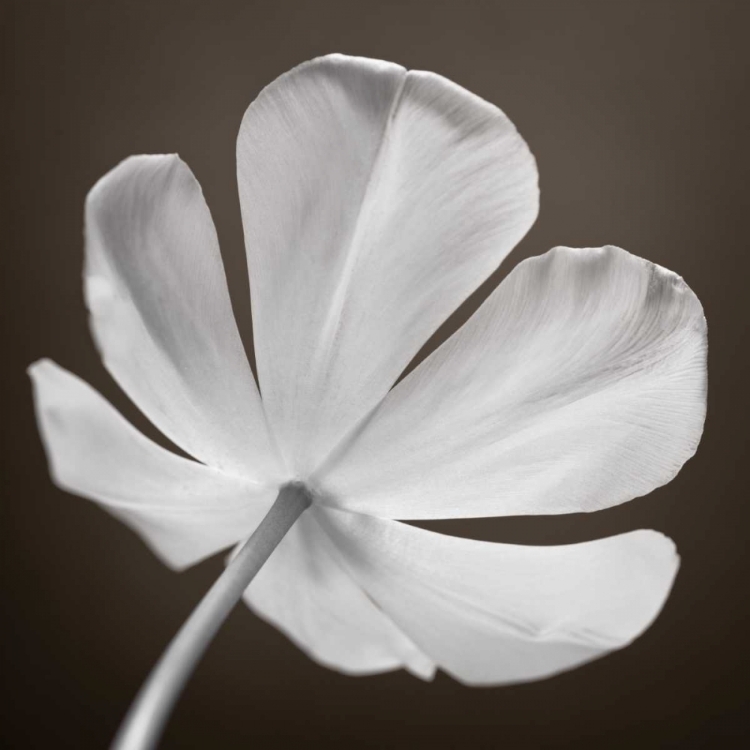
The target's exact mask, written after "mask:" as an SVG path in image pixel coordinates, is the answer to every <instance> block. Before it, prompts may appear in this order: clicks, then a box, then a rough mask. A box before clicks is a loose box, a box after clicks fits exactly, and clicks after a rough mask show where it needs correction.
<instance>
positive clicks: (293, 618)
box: [31, 55, 706, 684]
mask: <svg viewBox="0 0 750 750" xmlns="http://www.w3.org/2000/svg"><path fill="white" fill-rule="evenodd" d="M237 165H238V182H239V191H240V200H241V207H242V218H243V227H244V232H245V240H246V246H247V253H248V265H249V269H250V286H251V297H252V309H253V327H254V340H255V353H256V360H257V364H258V379H259V384H260V390H261V391H262V399H261V396H260V393H259V390H258V387H257V386H256V383H255V381H254V379H253V376H252V373H251V371H250V368H249V366H248V363H247V359H246V357H245V353H244V349H243V346H242V342H241V340H240V337H239V334H238V332H237V327H236V323H235V321H234V318H233V315H232V310H231V304H230V301H229V296H228V293H227V288H226V281H225V278H224V272H223V267H222V263H221V256H220V253H219V247H218V241H217V237H216V232H215V229H214V226H213V223H212V220H211V217H210V213H209V210H208V208H207V206H206V204H205V201H204V199H203V195H202V192H201V190H200V187H199V185H198V183H197V181H196V179H195V178H194V176H193V175H192V173H191V172H190V170H189V169H188V167H187V166H186V165H185V164H184V163H183V162H182V161H181V160H180V159H179V158H178V157H177V156H174V155H172V156H138V157H131V158H130V159H127V160H125V161H124V162H123V163H121V164H120V165H119V166H118V167H116V168H115V169H114V170H112V171H111V172H110V173H108V174H107V175H105V177H103V178H102V179H101V180H100V181H99V182H98V183H97V185H96V186H95V187H94V188H93V189H92V191H91V192H90V194H89V196H88V199H87V202H86V267H85V294H86V301H87V304H88V307H89V310H90V313H91V327H92V331H93V334H94V338H95V340H96V343H97V345H98V347H99V350H100V352H101V354H102V358H103V360H104V363H105V365H106V366H107V368H108V370H109V371H110V373H111V374H112V376H113V377H114V378H115V380H116V381H117V382H118V383H119V384H120V385H121V387H122V388H123V389H124V390H125V392H126V393H127V394H128V395H129V397H130V398H131V399H132V400H133V402H134V403H135V404H136V405H137V406H138V407H139V408H140V409H141V410H142V411H143V412H144V413H145V415H146V416H147V417H148V418H149V419H150V420H151V421H152V422H153V423H154V425H155V426H156V427H157V428H159V429H160V430H161V431H162V432H163V433H164V434H165V435H166V436H167V437H168V438H170V439H171V440H172V441H173V442H174V443H175V444H176V445H178V446H180V447H181V448H182V449H183V450H185V451H186V452H187V453H188V454H189V455H190V456H192V457H193V458H194V459H195V460H189V459H185V458H182V457H180V456H177V455H175V454H173V453H171V452H169V451H166V450H164V449H162V448H161V447H158V446H157V445H155V444H154V443H153V442H151V441H150V440H148V439H147V438H145V437H144V436H143V435H141V434H140V433H138V432H137V431H136V430H135V429H134V428H133V427H132V426H130V425H129V424H128V423H127V422H126V421H125V420H124V419H123V418H122V417H121V416H120V415H119V414H118V413H117V412H116V411H115V410H114V409H113V408H112V407H111V406H110V405H109V404H107V403H106V402H105V401H104V399H103V398H102V397H101V396H99V395H98V394H97V393H95V392H94V391H93V390H92V389H91V388H90V387H89V386H88V385H86V384H85V383H83V382H82V381H81V380H79V379H78V378H77V377H76V376H74V375H72V374H71V373H69V372H67V371H65V370H63V369H62V368H60V367H59V366H57V365H55V364H53V363H51V362H49V361H42V362H39V363H37V364H35V365H33V366H32V368H31V374H32V378H33V380H34V385H35V396H36V405H37V414H38V419H39V424H40V429H41V432H42V436H43V438H44V442H45V446H46V450H47V453H48V456H49V460H50V466H51V470H52V473H53V476H54V478H55V480H56V482H57V483H58V484H59V485H60V486H62V487H64V488H65V489H67V490H70V491H72V492H74V493H76V494H79V495H83V496H85V497H89V498H91V499H93V500H95V501H97V502H99V503H100V504H101V505H102V506H103V507H105V508H106V509H108V510H109V511H110V512H112V513H114V514H115V515H116V516H118V517H119V518H122V519H123V520H124V521H125V522H126V523H128V524H129V525H130V526H132V527H133V528H135V529H136V531H138V533H140V534H141V535H142V536H143V538H144V539H145V541H146V542H147V543H148V544H149V545H150V546H151V548H152V549H153V550H154V551H155V552H156V553H157V554H158V555H159V556H160V557H161V558H162V559H163V560H164V561H165V562H166V563H167V564H169V565H171V566H173V567H176V568H182V567H185V566H187V565H190V564H193V563H195V562H197V561H198V560H200V559H202V558H204V557H206V556H208V555H211V554H213V553H215V552H217V551H219V550H221V549H226V548H228V547H231V546H233V545H236V544H237V543H239V542H240V541H242V540H243V539H245V538H247V536H249V534H250V533H251V532H252V530H253V529H254V528H255V526H256V525H257V524H258V522H259V520H260V519H261V518H262V517H263V515H264V513H265V511H266V510H267V509H268V508H269V506H270V504H271V503H272V502H273V500H274V498H275V497H276V494H277V492H278V489H279V487H280V486H282V485H283V484H285V483H287V482H289V481H293V480H301V481H303V482H305V483H306V484H307V486H309V487H310V488H311V490H312V491H313V492H314V494H315V497H316V503H315V505H314V506H313V507H312V508H311V509H310V510H309V511H306V512H305V514H304V515H303V516H301V518H300V520H299V521H298V522H297V523H296V524H295V525H294V526H293V528H292V530H291V531H290V532H289V534H288V535H287V536H286V537H285V538H284V541H283V542H282V543H281V545H280V546H279V548H278V549H277V551H276V552H275V553H274V555H273V556H272V557H271V558H270V560H269V562H268V563H267V565H266V566H265V567H264V568H263V569H262V570H261V572H260V574H259V575H258V577H257V579H256V580H255V581H254V583H253V584H252V585H251V586H250V587H249V588H248V589H247V592H246V594H245V598H246V601H247V602H248V603H249V604H250V606H251V607H252V608H253V609H254V610H255V611H256V612H257V613H258V614H260V615H261V616H263V617H265V618H266V619H268V620H270V621H271V622H273V623H274V624H276V625H277V626H278V627H280V628H281V629H282V630H283V631H284V632H286V633H287V634H288V635H289V636H290V637H291V638H292V639H293V640H294V641H295V642H296V643H297V644H298V645H299V646H300V647H301V648H303V649H304V650H305V651H306V652H307V653H308V654H309V655H310V656H311V657H312V658H314V659H316V660H317V661H319V662H320V663H323V664H326V665H327V666H330V667H332V668H335V669H338V670H340V671H343V672H347V673H352V674H366V673H373V672H380V671H384V670H388V669H395V668H398V667H405V668H407V669H409V670H410V671H412V672H413V673H414V674H416V675H418V676H421V677H424V678H429V677H430V676H431V675H432V674H433V673H434V671H435V668H436V667H440V668H442V669H444V670H445V671H447V672H449V673H450V674H451V675H453V676H454V677H456V678H457V679H459V680H462V681H464V682H466V683H470V684H499V683H508V682H517V681H524V680H529V679H536V678H540V677H545V676H548V675H550V674H554V673H556V672H559V671H561V670H564V669H568V668H571V667H573V666H576V665H578V664H581V663H583V662H586V661H588V660H590V659H592V658H594V657H596V656H598V655H601V654H602V653H606V652H607V651H610V650H612V649H614V648H618V647H621V646H623V645H625V644H627V643H628V642H630V641H631V640H632V639H633V638H635V637H637V635H638V634H640V633H641V632H642V631H643V630H644V629H645V628H646V627H647V626H648V624H649V623H650V622H651V621H652V619H653V618H654V617H655V616H656V614H657V613H658V611H659V610H660V608H661V606H662V604H663V602H664V600H665V598H666V596H667V594H668V592H669V589H670V586H671V583H672V580H673V578H674V575H675V574H676V570H677V565H678V558H677V555H676V553H675V550H674V545H673V544H672V543H671V541H670V540H668V539H667V538H665V537H664V536H662V535H661V534H659V533H657V532H653V531H635V532H630V533H627V534H622V535H620V536H616V537H612V538H609V539H603V540H599V541H595V542H588V543H585V544H578V545H568V546H560V547H525V546H516V545H503V544H490V543H482V542H475V541H470V540H465V539H455V538H451V537H447V536H443V535H439V534H435V533H432V532H428V531H424V530H421V529H417V528H414V527H412V526H409V525H406V524H403V523H400V522H399V521H398V520H395V519H401V520H405V519H429V518H454V517H480V516H494V515H518V514H550V513H569V512H581V511H592V510H597V509H599V508H605V507H609V506H612V505H615V504H618V503H622V502H624V501H627V500H629V499H631V498H633V497H636V496H640V495H644V494H646V493H648V492H650V491H651V490H652V489H654V488H655V487H658V486H660V485H662V484H664V483H666V482H668V481H669V480H670V479H671V478H672V477H673V476H674V475H675V474H676V473H677V471H679V469H680V467H681V466H682V465H683V463H684V462H685V461H686V460H687V459H688V458H689V457H690V456H691V455H692V454H693V452H694V451H695V449H696V446H697V443H698V441H699V439H700V435H701V432H702V427H703V420H704V416H705V389H706V369H705V367H706V364H705V363H706V327H705V320H704V317H703V312H702V309H701V306H700V303H699V302H698V300H697V298H696V297H695V295H694V294H693V293H692V292H691V291H690V289H689V288H688V287H687V285H686V284H685V283H684V282H683V281H682V279H681V278H680V277H678V276H676V275H675V274H673V273H671V272H670V271H667V270H666V269H663V268H661V267H659V266H656V265H654V264H651V263H648V262H647V261H644V260H642V259H640V258H637V257H635V256H633V255H630V254H629V253H627V252H625V251H624V250H620V249H618V248H614V247H605V248H599V249H571V248H555V249H554V250H552V251H550V252H548V253H547V254H545V255H543V256H541V257H538V258H532V259H530V260H527V261H524V262H523V263H521V264H519V265H518V266H517V267H516V268H515V269H514V270H513V271H512V272H511V273H510V274H509V275H508V277H507V278H506V279H505V281H504V282H503V283H502V284H501V285H500V286H499V287H498V288H497V289H496V290H495V291H494V292H493V293H492V294H491V295H490V296H489V298H488V299H487V300H486V301H485V302H484V304H483V305H482V306H481V308H480V309H479V310H478V311H477V313H476V314H475V315H474V316H473V317H472V318H471V319H470V320H469V321H468V322H467V323H466V324H465V325H464V326H463V327H462V328H461V329H460V330H459V331H458V332H457V333H456V334H454V335H453V336H452V337H451V338H450V339H449V340H448V341H447V342H446V343H445V344H443V345H442V346H441V347H440V348H438V349H437V350H436V351H435V352H433V353H432V354H431V355H430V356H429V357H427V358H426V359H425V360H424V361H423V362H422V363H421V364H420V365H419V366H418V367H417V368H416V369H414V370H413V371H412V372H411V373H410V374H409V375H407V376H406V377H405V378H404V379H403V380H401V381H400V382H399V383H398V384H397V385H396V386H395V387H392V386H393V383H394V382H395V381H396V380H397V379H398V376H399V375H400V373H401V372H402V371H403V369H404V368H405V367H406V365H407V364H408V363H409V362H410V361H411V359H412V358H413V357H414V355H415V354H416V353H417V351H418V350H419V348H420V347H421V345H422V344H423V343H424V341H425V340H426V339H427V338H428V337H429V336H430V334H431V333H432V332H433V331H434V330H435V329H436V328H437V327H438V326H439V325H440V323H441V322H442V321H443V320H445V318H446V317H447V316H448V315H449V314H450V313H451V312H452V311H453V310H454V309H455V308H456V307H457V306H458V305H459V304H460V302H461V301H462V300H463V299H465V297H466V296H467V295H468V294H469V293H470V292H471V291H473V290H474V289H475V288H476V287H477V286H478V285H479V284H480V283H481V282H482V281H483V280H484V279H485V278H486V277H487V276H488V275H489V273H491V272H492V271H493V270H494V269H495V268H496V267H497V265H498V264H499V263H500V262H501V261H502V260H503V259H504V258H505V256H506V255H507V254H508V253H509V252H510V251H511V250H512V248H513V247H514V246H515V245H516V244H517V242H518V241H519V240H520V239H521V238H522V237H523V236H524V234H525V233H526V232H527V231H528V229H529V228H530V226H531V225H532V223H533V221H534V219H535V217H536V214H537V209H538V188H537V172H536V166H535V162H534V159H533V157H532V156H531V153H530V152H529V149H528V147H527V146H526V144H525V143H524V141H523V140H522V139H521V137H520V136H519V135H518V133H517V131H516V130H515V128H514V127H513V125H512V123H511V122H510V121H509V120H508V118H507V117H506V116H505V115H504V114H503V113H502V112H501V111H500V110H498V109H497V108H496V107H494V106H492V105H490V104H488V103H487V102H485V101H483V100H481V99H479V98H478V97H476V96H474V95H472V94H470V93H469V92H467V91H465V90H464V89H462V88H460V87H459V86H457V85H455V84H453V83H451V82H449V81H447V80H445V79H444V78H441V77H440V76H437V75H435V74H432V73H423V72H415V71H409V72H407V71H405V70H404V69H403V68H401V67H400V66H397V65H392V64H390V63H384V62H379V61H372V60H365V59H362V58H348V57H344V56H340V55H333V56H328V57H324V58H320V59H317V60H314V61H312V62H310V63H306V64H304V65H302V66H300V67H298V68H295V69H294V70H292V71H290V72H289V73H287V74H285V75H284V76H282V77H281V78H280V79H278V80H277V81H275V82H274V83H273V84H271V85H270V86H269V87H267V88H266V89H265V90H264V91H263V92H262V93H261V94H260V96H259V97H258V99H257V100H256V101H255V102H254V103H253V104H252V105H251V106H250V108H249V109H248V111H247V113H246V115H245V117H244V119H243V122H242V126H241V129H240V134H239V139H238V146H237Z"/></svg>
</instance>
